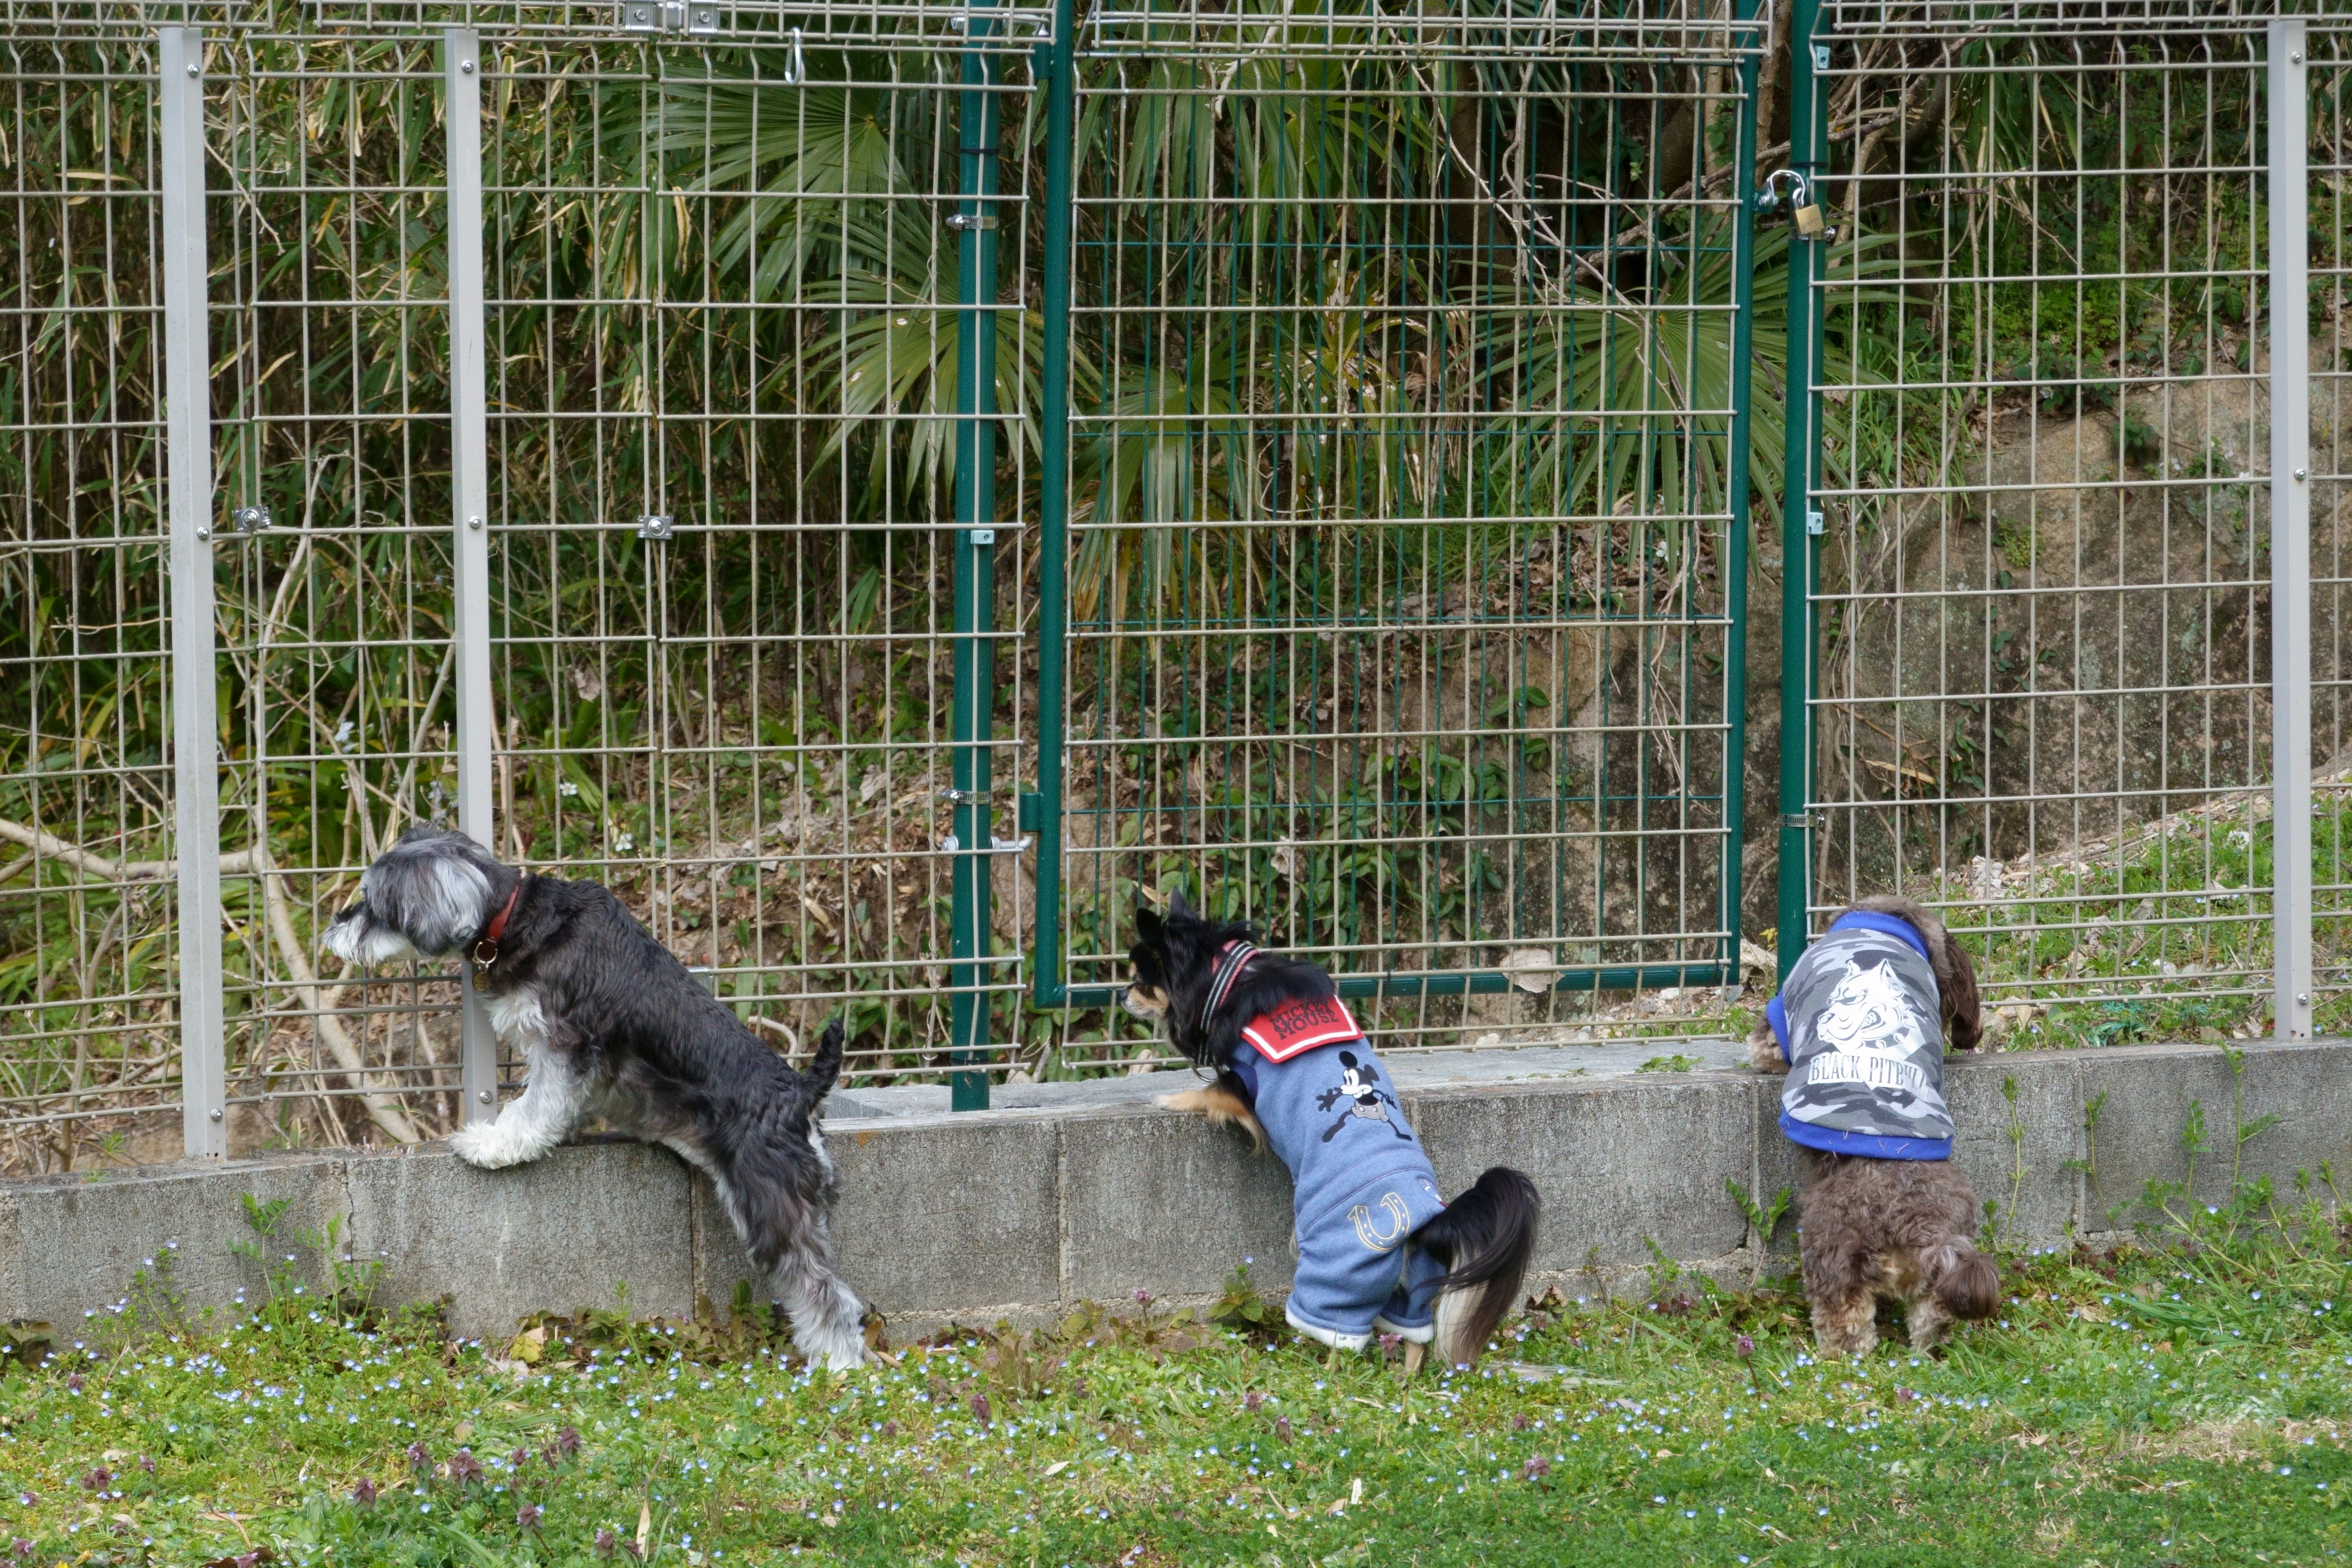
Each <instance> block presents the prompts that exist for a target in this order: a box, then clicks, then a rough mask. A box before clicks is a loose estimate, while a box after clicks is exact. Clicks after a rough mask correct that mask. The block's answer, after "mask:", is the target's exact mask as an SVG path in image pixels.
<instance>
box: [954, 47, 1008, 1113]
mask: <svg viewBox="0 0 2352 1568" xmlns="http://www.w3.org/2000/svg"><path fill="white" fill-rule="evenodd" d="M989 9H990V7H989V6H988V5H975V6H974V7H973V8H972V10H971V13H970V14H969V16H968V19H967V22H966V25H965V30H964V40H965V47H964V50H963V85H964V89H965V91H964V92H963V94H962V95H961V102H960V103H959V105H958V109H957V120H958V121H959V131H960V135H959V138H958V141H959V143H960V145H959V157H958V163H959V164H960V165H961V184H960V186H959V190H958V200H957V202H956V216H957V218H958V219H959V220H960V221H958V222H957V223H956V224H955V225H954V227H955V229H956V230H958V231H959V232H961V235H962V246H961V257H960V258H959V261H958V265H957V280H958V288H957V299H958V300H959V301H960V303H961V310H958V312H957V321H956V414H957V419H956V468H955V500H956V528H955V533H954V535H953V537H954V539H955V714H954V731H953V740H954V743H955V757H954V763H953V775H954V779H955V788H956V796H955V812H954V821H955V850H954V853H953V856H952V857H951V858H950V862H949V864H950V866H952V867H953V868H954V869H953V872H952V875H951V879H950V892H951V894H952V899H953V901H952V905H951V910H950V933H949V948H950V956H951V957H952V958H953V960H954V961H955V962H954V963H953V964H952V965H951V966H950V971H949V984H950V985H951V986H953V987H954V992H955V994H954V996H953V998H952V1000H951V1001H950V1011H949V1024H948V1045H949V1056H948V1060H949V1062H950V1064H951V1065H953V1066H954V1067H956V1068H959V1069H961V1070H959V1071H956V1072H953V1073H950V1075H949V1078H948V1086H949V1093H948V1104H949V1108H950V1110H987V1109H988V1070H987V1062H988V1055H989V1053H988V1052H987V1050H986V1049H985V1048H984V1047H986V1046H987V1044H988V1037H989V1034H990V1021H989V1014H990V1008H989V993H988V990H987V985H988V981H989V970H990V964H989V962H988V960H989V956H990V954H989V946H990V942H989V918H988V895H989V870H990V867H991V865H992V859H993V857H994V853H995V844H996V841H995V837H994V833H995V829H994V826H993V823H992V817H991V812H990V809H989V799H988V795H989V777H990V767H989V763H990V758H989V748H988V741H989V718H990V710H991V709H992V706H993V705H994V698H995V694H996V645H995V642H994V640H993V637H992V632H993V630H994V626H993V624H992V622H993V613H994V610H995V604H996V580H995V579H996V571H995V568H996V528H995V521H996V311H995V309H994V307H995V303H996V235H997V229H996V201H995V199H994V198H995V195H996V140H997V119H996V115H997V110H996V94H995V93H994V92H993V91H992V90H991V89H992V88H993V86H994V85H995V74H996V73H995V69H994V61H993V60H992V58H991V56H990V54H989V51H988V48H987V41H988V39H989V37H991V35H992V32H993V30H994V27H995V18H993V17H992V16H989V15H988V12H989Z"/></svg>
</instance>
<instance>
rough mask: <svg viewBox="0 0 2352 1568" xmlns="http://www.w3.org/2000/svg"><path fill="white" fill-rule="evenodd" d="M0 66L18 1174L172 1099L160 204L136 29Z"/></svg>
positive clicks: (12, 51)
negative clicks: (1, 76) (134, 1112)
mask: <svg viewBox="0 0 2352 1568" xmlns="http://www.w3.org/2000/svg"><path fill="white" fill-rule="evenodd" d="M0 61H5V69H6V77H5V89H6V91H7V94H8V97H9V99H10V100H11V101H10V104H9V113H8V123H9V126H10V136H11V143H12V144H11V145H10V146H9V148H8V149H7V156H6V162H7V166H8V167H7V173H8V179H7V182H6V187H5V188H6V192H7V225H8V233H7V237H6V242H5V244H6V248H7V251H8V254H9V256H10V258H11V259H10V263H9V268H8V274H7V286H6V296H7V300H6V311H7V317H6V320H7V331H6V337H5V348H0V387H5V391H0V426H5V444H0V490H5V506H6V510H7V517H8V521H7V524H6V535H7V541H8V550H7V552H6V557H5V563H6V564H5V588H0V594H5V601H6V603H5V616H6V623H7V629H6V632H5V636H0V712H5V720H0V721H5V724H6V726H7V729H8V731H9V733H8V736H7V741H6V746H7V754H8V769H7V771H8V773H9V774H10V777H9V780H8V783H7V785H6V790H7V800H8V808H7V809H5V810H0V922H5V929H6V931H7V932H8V940H7V942H6V943H5V952H6V956H5V960H0V975H5V979H0V985H5V1000H6V1005H5V1006H0V1086H5V1087H0V1100H5V1106H6V1110H5V1121H6V1124H7V1125H6V1132H5V1149H0V1160H5V1162H6V1163H7V1164H9V1165H11V1166H16V1167H19V1168H21V1167H25V1166H28V1165H29V1166H33V1167H36V1168H37V1167H38V1166H40V1165H43V1164H53V1163H68V1164H69V1163H72V1162H73V1160H74V1159H75V1158H76V1155H77V1152H78V1151H79V1149H81V1148H82V1147H83V1146H85V1145H87V1144H89V1142H93V1141H95V1140H97V1139H100V1138H102V1137H104V1136H105V1135H106V1133H107V1131H109V1130H110V1129H112V1128H114V1127H118V1126H119V1125H120V1124H121V1121H120V1118H119V1117H114V1116H112V1115H110V1113H111V1112H115V1111H118V1110H121V1108H123V1107H126V1106H150V1107H170V1108H176V1106H177V1103H178V1092H179V1079H180V1057H179V1029H178V1016H177V1012H176V1006H175V1000H176V994H175V988H174V985H173V970H174V963H175V956H176V954H175V943H176V941H177V930H176V920H175V910H173V901H172V897H171V878H172V869H173V868H172V858H173V844H172V805H171V801H172V782H171V769H170V764H169V762H168V761H167V759H166V757H165V755H164V749H163V747H164V729H163V719H164V712H163V704H164V703H165V702H166V700H167V699H166V696H165V681H166V679H167V668H166V666H167V663H168V658H169V655H168V643H167V638H166V635H165V626H164V595H163V591H162V586H161V582H160V579H161V571H160V567H161V563H162V555H163V551H162V546H161V540H160V537H159V535H160V526H159V519H160V516H161V511H162V496H161V487H162V482H163V418H162V387H163V344H162V331H161V325H162V324H161V316H162V305H163V289H162V283H161V278H160V275H159V273H158V272H157V270H156V268H155V267H154V265H153V258H154V256H155V252H156V240H157V231H158V228H159V226H160V225H161V222H162V214H161V210H160V205H159V195H158V191H159V186H158V175H157V169H156V161H157V160H156V144H155V132H154V124H155V103H154V100H155V92H156V71H155V59H154V48H153V42H152V38H149V39H126V38H110V37H91V36H87V35H81V34H77V33H73V32H70V31H66V30H61V29H44V28H37V27H32V26H26V27H25V28H24V29H22V30H21V31H17V32H15V33H13V34H12V35H11V36H10V37H8V38H7V39H6V42H5V54H0ZM174 1115H176V1110H174ZM168 1131H169V1139H168V1142H169V1147H168V1148H166V1149H164V1150H163V1153H164V1154H165V1155H167V1156H168V1155H169V1154H173V1153H176V1152H177V1144H178V1130H177V1127H176V1125H173V1126H172V1127H171V1128H169V1129H168Z"/></svg>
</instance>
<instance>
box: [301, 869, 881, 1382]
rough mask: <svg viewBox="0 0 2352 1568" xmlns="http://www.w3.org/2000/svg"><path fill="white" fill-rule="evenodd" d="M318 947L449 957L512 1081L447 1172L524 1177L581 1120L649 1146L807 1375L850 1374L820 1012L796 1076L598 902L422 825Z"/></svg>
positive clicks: (832, 1071) (827, 1052) (848, 1307)
mask: <svg viewBox="0 0 2352 1568" xmlns="http://www.w3.org/2000/svg"><path fill="white" fill-rule="evenodd" d="M325 943H326V946H327V949H328V951H329V952H333V953H335V954H337V955H339V956H340V957H342V958H344V959H348V960H350V961H352V962H353V963H369V964H373V963H384V962H387V961H390V960H398V959H413V958H425V959H434V958H446V957H448V956H449V955H451V954H454V953H463V954H465V955H466V957H467V968H468V970H469V971H470V972H471V984H473V985H474V986H475V987H476V988H477V989H478V991H480V993H481V994H482V999H483V1002H484V1003H485V1005H486V1006H487V1010H488V1014H489V1018H490V1024H491V1026H492V1027H493V1028H495V1029H496V1030H497V1031H498V1036H499V1041H500V1042H501V1043H502V1044H504V1045H506V1046H508V1047H513V1048H517V1049H520V1051H521V1053H522V1056H523V1059H524V1061H525V1063H526V1064H527V1070H528V1071H529V1073H530V1082H529V1083H528V1084H527V1085H526V1086H525V1088H524V1090H523V1093H522V1095H521V1097H520V1099H518V1100H514V1101H513V1102H512V1103H511V1104H509V1105H508V1106H507V1107H506V1109H505V1110H501V1111H500V1112H499V1116H498V1119H497V1120H496V1121H488V1122H478V1123H476V1124H475V1125H473V1126H470V1127H467V1128H466V1129H465V1130H464V1131H460V1132H458V1133H457V1135H456V1136H455V1137H453V1138H451V1139H450V1141H449V1142H450V1145H451V1147H452V1148H454V1149H455V1150H456V1151H457V1154H458V1156H459V1157H460V1158H462V1159H464V1160H466V1161H467V1162H469V1163H472V1164H476V1165H479V1166H481V1167H482V1168H483V1169H485V1170H496V1169H499V1167H501V1166H506V1165H520V1164H523V1163H527V1162H529V1161H532V1160H536V1159H538V1158H539V1157H540V1156H541V1155H542V1154H545V1153H546V1152H548V1151H549V1150H551V1149H552V1148H554V1147H555V1146H556V1145H557V1144H558V1143H560V1142H562V1141H563V1139H564V1138H565V1137H566V1136H567V1135H568V1134H569V1133H570V1132H571V1131H572V1128H573V1127H574V1126H575V1125H576V1124H577V1123H578V1122H579V1121H580V1119H581V1118H582V1117H583V1115H586V1114H590V1113H593V1114H596V1115H601V1116H603V1117H604V1118H605V1119H606V1120H608V1121H611V1122H612V1123H613V1124H614V1126H615V1127H617V1128H619V1129H620V1130H621V1131H624V1132H626V1133H628V1134H630V1135H631V1136H634V1137H636V1138H640V1139H643V1140H645V1141H646V1142H656V1143H662V1144H666V1145H667V1146H668V1147H669V1148H671V1149H673V1150H675V1151H676V1152H677V1153H678V1154H679V1155H680V1156H682V1157H683V1158H684V1159H686V1160H687V1161H688V1163H691V1164H693V1165H694V1166H695V1167H696V1168H698V1169H699V1170H700V1171H702V1172H703V1173H705V1174H707V1175H708V1176H709V1178H710V1179H711V1181H712V1182H713V1183H714V1184H716V1185H717V1187H718V1189H719V1202H720V1203H721V1204H723V1205H725V1206H726V1209H727V1215H728V1217H729V1218H730V1220H732V1221H733V1222H734V1225H735V1230H736V1233H737V1234H738V1235H740V1237H742V1238H743V1241H744V1244H745V1245H746V1246H747V1247H750V1248H751V1258H752V1261H753V1262H755V1263H757V1264H758V1265H759V1266H760V1268H761V1269H762V1270H764V1271H765V1272H767V1273H768V1275H769V1276H770V1277H771V1278H772V1279H773V1281H774V1284H775V1289H776V1293H777V1297H778V1299H779V1300H781V1301H782V1303H783V1306H784V1309H785V1310H786V1311H787V1312H788V1313H790V1315H791V1317H792V1321H793V1343H794V1344H796V1345H797V1346H798V1347H799V1348H800V1351H801V1352H802V1353H803V1355H805V1356H807V1357H808V1359H809V1362H810V1363H811V1364H812V1365H818V1366H825V1367H831V1368H836V1369H846V1368H850V1367H855V1366H858V1365H860V1364H862V1363H864V1361H865V1359H866V1344H865V1336H864V1333H863V1331H862V1329H861V1320H862V1318H863V1316H864V1313H863V1310H862V1309H861V1308H860V1307H859V1305H858V1301H857V1298H856V1296H855V1295H853V1294H852V1293H851V1291H850V1289H849V1287H848V1286H847V1285H845V1284H844V1283H843V1282H842V1281H841V1279H840V1277H839V1276H837V1275H835V1273H834V1271H833V1265H832V1242H831V1238H830V1237H829V1235H828V1233H827V1226H826V1215H827V1211H828V1210H829V1209H830V1207H831V1205H832V1202H833V1198H834V1194H835V1190H836V1188H837V1187H838V1185H839V1181H838V1178H837V1177H836V1176H835V1173H834V1168H833V1162H832V1160H831V1159H830V1158H828V1157H827V1156H826V1154H825V1150H824V1135H823V1134H822V1132H821V1131H819V1130H818V1126H817V1114H818V1110H819V1109H820V1108H821V1107H822V1106H823V1105H824V1097H825V1095H826V1094H827V1093H829V1092H830V1091H831V1090H832V1089H833V1084H834V1079H835V1078H836V1077H837V1076H838V1075H839V1074H840V1071H841V1047H842V1026H841V1021H840V1020H839V1019H838V1018H836V1019H835V1020H834V1021H833V1022H832V1023H831V1024H829V1025H827V1026H826V1027H825V1031H824V1040H823V1042H822V1043H821V1044H820V1045H819V1046H818V1047H817V1052H816V1058H815V1059H814V1061H813V1062H811V1063H810V1064H809V1070H808V1071H806V1072H795V1071H794V1070H793V1068H790V1067H788V1066H786V1065H785V1064H784V1063H783V1062H782V1060H781V1059H779V1058H777V1056H776V1055H775V1053H774V1052H772V1050H770V1049H769V1048H768V1047H767V1046H766V1045H764V1044H763V1043H761V1040H760V1039H759V1037H757V1036H755V1035H753V1034H752V1033H751V1030H750V1029H749V1028H747V1027H746V1026H744V1025H743V1023H742V1021H741V1020H740V1019H738V1018H737V1017H736V1016H735V1015H734V1013H733V1012H732V1011H731V1010H730V1008H729V1007H728V1006H727V1005H726V1004H725V1003H723V1002H720V1001H719V999H718V998H717V997H715V996H713V995H711V994H710V993H709V992H708V991H706V990H705V989H703V987H702V986H701V984H698V982H697V981H696V980H695V978H694V976H693V975H691V974H689V973H688V972H687V969H686V966H685V965H684V964H682V963H678V961H677V959H676V958H675V957H674V956H672V955H671V954H670V953H669V952H668V951H667V949H665V948H663V947H662V945H661V944H660V943H659V942H656V941H655V940H654V939H653V936H652V934H651V933H650V932H648V931H646V929H645V927H643V926H641V925H639V924H638V923H637V922H636V921H635V918H634V917H632V916H631V915H630V913H629V912H628V910H625V909H623V908H622V907H621V903H620V900H617V899H615V898H614V897H613V895H612V893H611V892H609V891H608V890H606V889H604V888H603V887H600V886H598V885H597V884H596V883H593V882H563V881H558V880H556V879H553V878H551V877H538V876H530V875H526V874H525V873H523V872H520V871H518V870H515V869H513V868H510V867H507V866H502V865H500V864H499V862H498V861H497V860H495V859H493V858H491V857H490V854H489V852H488V850H486V849H484V848H482V847H481V846H479V845H478V844H476V843H475V842H474V841H473V840H472V839H471V838H468V837H466V836H465V835H464V834H461V833H444V832H440V831H438V830H436V829H434V828H428V827H418V828H412V829H410V830H409V832H408V833H406V834H405V835H404V836H403V837H402V838H401V840H400V842H399V843H398V844H395V845H394V846H393V847H392V848H391V849H389V850H387V851H385V853H384V854H383V858H380V859H378V860H377V861H376V863H375V864H374V865H373V866H371V867H369V868H368V869H367V872H366V874H365V875H364V876H362V878H361V879H360V900H359V902H357V903H355V904H353V905H352V907H351V908H350V909H347V910H344V911H343V912H342V913H341V914H340V915H338V916H336V917H335V921H334V923H333V924H332V925H331V926H329V927H328V928H327V933H326V937H325Z"/></svg>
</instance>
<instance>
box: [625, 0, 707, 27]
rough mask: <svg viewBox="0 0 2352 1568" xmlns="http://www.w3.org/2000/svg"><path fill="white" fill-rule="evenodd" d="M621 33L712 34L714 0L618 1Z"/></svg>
mask: <svg viewBox="0 0 2352 1568" xmlns="http://www.w3.org/2000/svg"><path fill="white" fill-rule="evenodd" d="M621 30H622V31H623V32H625V33H700V34H710V33H716V32H718V31H719V6H718V5H717V0H621Z"/></svg>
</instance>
